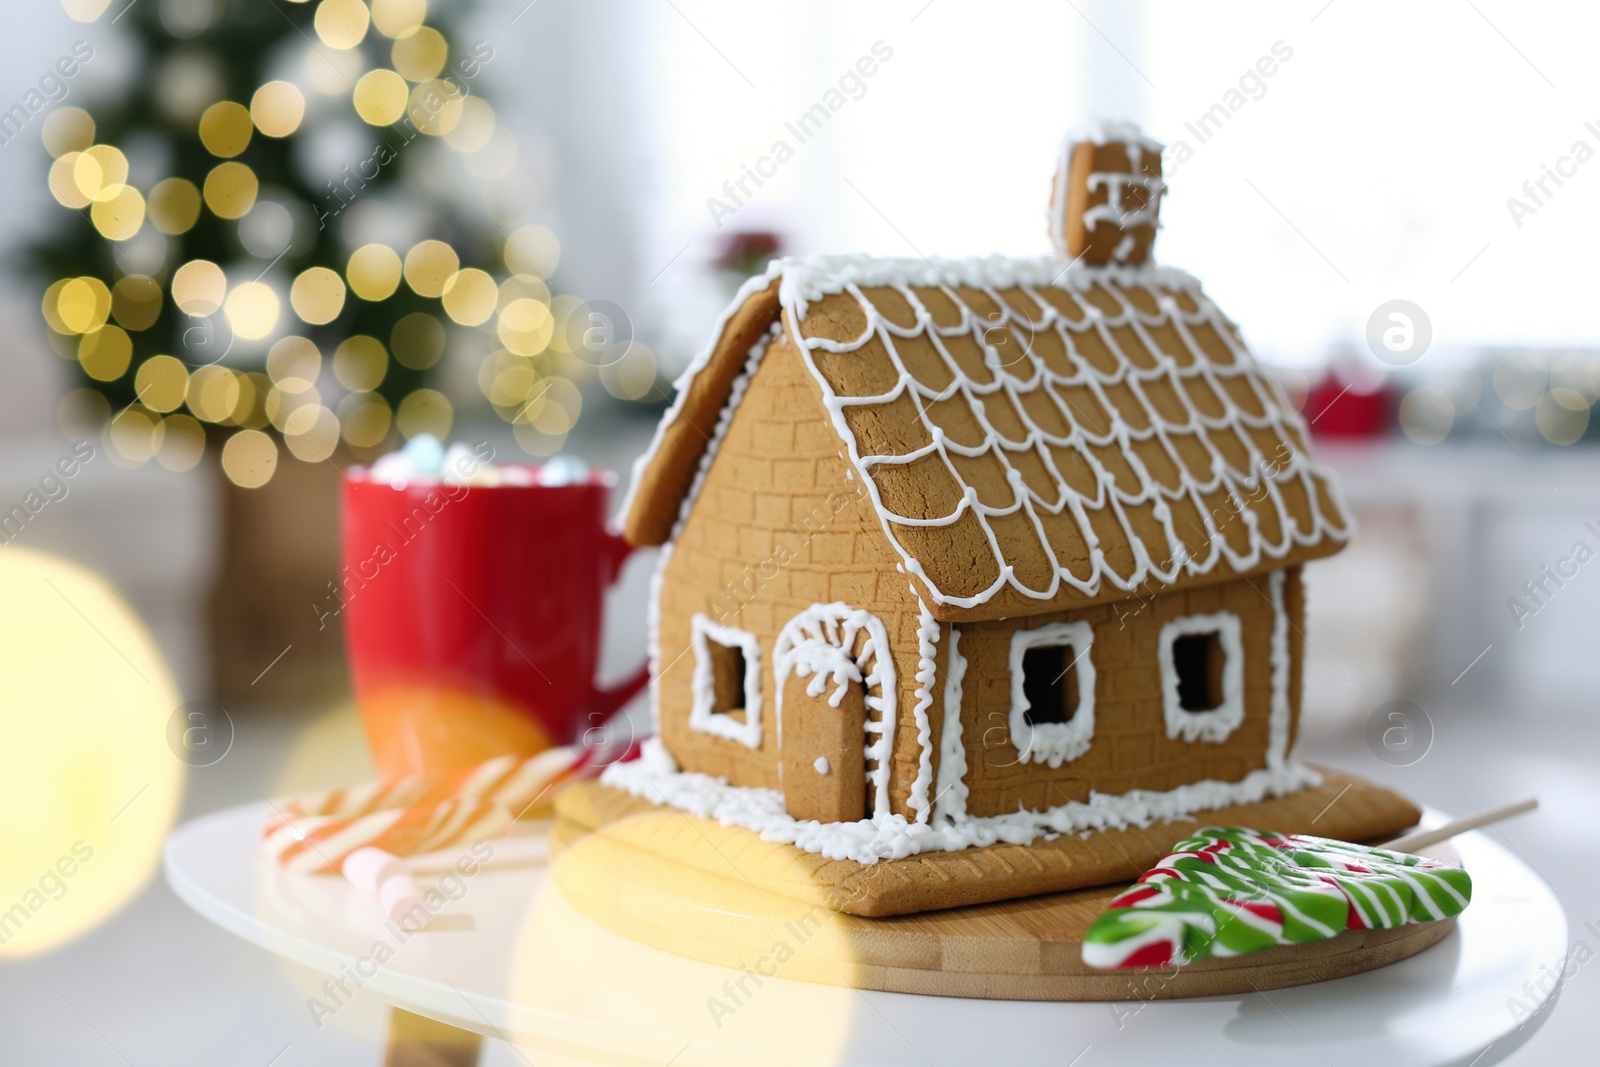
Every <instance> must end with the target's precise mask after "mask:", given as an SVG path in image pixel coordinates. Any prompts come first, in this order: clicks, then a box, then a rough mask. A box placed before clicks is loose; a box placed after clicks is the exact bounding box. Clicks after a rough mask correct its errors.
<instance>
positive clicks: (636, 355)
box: [600, 341, 656, 400]
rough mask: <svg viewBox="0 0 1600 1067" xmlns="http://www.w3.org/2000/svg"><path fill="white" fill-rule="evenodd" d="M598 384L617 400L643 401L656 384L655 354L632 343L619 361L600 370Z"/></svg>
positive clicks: (640, 345) (638, 344) (637, 343)
mask: <svg viewBox="0 0 1600 1067" xmlns="http://www.w3.org/2000/svg"><path fill="white" fill-rule="evenodd" d="M600 384H601V385H603V386H605V390H606V392H608V393H610V394H611V395H612V396H614V397H616V398H617V399H618V400H643V399H644V397H645V396H646V394H648V393H649V392H650V391H651V389H652V388H653V387H654V386H655V384H656V358H655V353H653V352H651V351H650V349H649V348H647V347H645V346H644V345H642V344H640V343H639V342H637V341H634V342H632V343H631V344H629V345H628V349H627V351H626V352H624V353H623V354H622V358H621V359H619V360H617V361H616V362H615V363H611V364H608V365H606V366H604V367H601V368H600Z"/></svg>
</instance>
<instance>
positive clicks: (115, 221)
mask: <svg viewBox="0 0 1600 1067" xmlns="http://www.w3.org/2000/svg"><path fill="white" fill-rule="evenodd" d="M89 219H90V221H91V222H93V223H94V228H95V229H97V230H99V231H100V236H101V237H104V238H105V239H106V240H108V241H126V240H127V239H128V238H130V237H132V236H133V235H134V234H136V233H138V232H139V227H140V226H143V225H144V197H143V196H141V195H139V190H137V189H135V188H134V187H133V186H131V185H118V186H114V187H113V188H110V189H106V190H104V193H103V195H102V196H100V197H98V198H96V200H95V202H94V206H93V207H91V208H90V209H89Z"/></svg>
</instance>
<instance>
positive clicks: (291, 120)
mask: <svg viewBox="0 0 1600 1067" xmlns="http://www.w3.org/2000/svg"><path fill="white" fill-rule="evenodd" d="M305 114H306V98H305V94H304V93H302V92H301V91H300V88H299V86H297V85H295V84H294V83H293V82H286V81H270V82H267V83H266V84H265V85H263V86H262V87H261V88H259V89H257V90H256V91H255V94H254V95H253V96H251V97H250V119H251V121H252V122H254V123H255V125H256V129H258V130H260V131H261V132H262V133H264V134H266V135H267V136H268V137H288V136H289V135H290V134H292V133H294V131H295V130H298V129H299V128H300V121H301V120H302V119H303V118H305Z"/></svg>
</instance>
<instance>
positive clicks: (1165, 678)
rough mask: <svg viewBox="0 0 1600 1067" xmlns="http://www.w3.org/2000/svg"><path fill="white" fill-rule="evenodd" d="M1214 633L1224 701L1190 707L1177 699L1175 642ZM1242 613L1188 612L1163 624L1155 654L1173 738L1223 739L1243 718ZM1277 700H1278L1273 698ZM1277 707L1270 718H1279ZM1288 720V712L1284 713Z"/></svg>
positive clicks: (1163, 712)
mask: <svg viewBox="0 0 1600 1067" xmlns="http://www.w3.org/2000/svg"><path fill="white" fill-rule="evenodd" d="M1209 633H1215V634H1216V635H1217V640H1218V642H1219V643H1220V644H1221V646H1222V657H1223V658H1222V703H1221V704H1219V705H1217V706H1216V707H1214V708H1210V709H1207V710H1204V711H1189V710H1188V709H1186V708H1184V707H1183V705H1182V704H1180V703H1179V702H1178V667H1177V664H1176V663H1174V662H1173V655H1172V646H1173V642H1175V641H1176V640H1177V639H1178V638H1180V637H1184V636H1189V635H1193V634H1209ZM1241 634H1242V627H1241V624H1240V622H1239V616H1237V615H1235V614H1234V613H1233V612H1231V611H1218V612H1212V613H1210V614H1207V615H1185V616H1184V617H1182V618H1180V619H1173V620H1172V621H1171V622H1169V623H1167V624H1166V625H1164V626H1162V627H1161V634H1160V637H1159V638H1158V640H1157V644H1156V654H1157V656H1158V658H1159V659H1160V662H1161V714H1162V717H1163V718H1164V719H1165V720H1166V723H1167V736H1168V737H1169V738H1171V739H1173V740H1178V739H1179V738H1182V739H1183V740H1185V741H1210V742H1213V743H1221V742H1223V741H1225V740H1227V738H1228V735H1229V734H1231V733H1233V731H1235V730H1237V729H1238V728H1239V724H1240V723H1242V722H1244V642H1243V640H1242V637H1241ZM1274 704H1276V701H1274ZM1277 711H1278V709H1277V708H1276V707H1273V708H1272V710H1271V713H1270V714H1269V721H1270V720H1271V719H1273V718H1277V717H1278V716H1277ZM1284 718H1285V720H1287V715H1285V716H1284Z"/></svg>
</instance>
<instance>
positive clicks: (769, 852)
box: [556, 769, 1421, 917]
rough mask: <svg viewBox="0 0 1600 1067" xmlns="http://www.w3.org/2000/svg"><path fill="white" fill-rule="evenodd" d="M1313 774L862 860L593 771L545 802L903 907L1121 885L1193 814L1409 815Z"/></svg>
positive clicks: (1343, 823)
mask: <svg viewBox="0 0 1600 1067" xmlns="http://www.w3.org/2000/svg"><path fill="white" fill-rule="evenodd" d="M1322 775H1323V783H1322V785H1320V786H1318V787H1316V788H1313V789H1305V790H1301V791H1300V792H1298V793H1294V794H1291V795H1290V796H1286V797H1278V798H1274V799H1269V800H1264V801H1261V802H1260V803H1256V804H1240V805H1236V806H1232V807H1227V808H1219V809H1216V810H1214V811H1209V812H1200V813H1197V814H1196V815H1195V816H1194V817H1193V818H1192V819H1184V820H1177V821H1173V822H1163V823H1154V824H1152V825H1150V826H1147V827H1129V828H1127V829H1122V830H1097V831H1094V832H1093V833H1091V834H1089V835H1088V836H1087V837H1079V836H1078V835H1076V834H1062V835H1061V836H1059V837H1057V838H1055V839H1054V840H1044V839H1042V838H1041V839H1039V840H1036V841H1034V842H1033V843H1032V844H1030V845H1008V844H996V845H990V846H987V847H985V848H969V849H962V850H960V851H957V852H929V853H924V854H922V855H918V856H907V857H905V858H904V859H891V860H880V861H878V862H877V863H873V864H862V863H857V862H855V861H853V860H830V859H827V858H826V857H823V856H820V855H816V854H814V853H810V852H805V851H803V850H801V849H798V848H795V847H794V846H793V845H784V844H778V843H775V842H770V841H763V840H762V839H761V838H760V837H758V836H757V835H756V834H755V833H753V832H751V831H749V830H746V829H744V828H742V827H737V826H723V825H721V824H719V823H716V822H713V821H711V820H709V819H701V818H697V817H695V816H692V815H688V814H686V813H684V812H681V811H678V810H676V809H672V808H666V807H662V806H659V805H656V804H652V803H650V802H649V801H647V800H643V799H641V798H639V797H635V796H633V795H632V794H629V793H626V792H623V791H622V790H619V789H613V788H611V787H609V786H605V785H601V784H599V783H596V782H584V783H579V784H576V785H573V786H570V787H568V788H567V789H565V790H563V791H562V792H561V794H560V796H559V797H558V798H557V800H556V810H557V812H558V813H559V815H560V817H561V818H562V819H564V820H566V821H567V822H569V823H572V824H575V825H576V826H578V827H581V828H583V829H586V830H597V829H600V828H601V827H605V828H606V838H607V839H608V840H610V841H612V842H615V843H617V844H619V845H626V846H628V847H630V848H633V849H635V850H637V851H639V852H641V853H648V854H651V855H655V856H658V857H661V858H663V859H666V860H669V861H671V862H672V863H674V864H678V865H682V866H687V867H691V868H694V869H695V870H698V871H700V872H702V873H704V874H710V875H713V876H716V877H719V878H726V879H732V880H734V881H737V882H740V883H743V884H744V885H747V886H748V887H750V888H752V889H759V890H763V891H765V892H768V893H773V894H776V895H778V896H781V897H787V898H789V899H791V900H794V901H798V902H800V903H802V904H806V905H812V904H819V905H822V906H823V907H824V908H827V909H829V910H832V911H838V912H844V913H847V914H851V915H859V916H869V917H882V916H890V915H909V914H912V913H916V912H926V911H931V910H935V909H942V908H954V907H966V906H968V905H973V904H989V903H994V902H996V901H1002V900H1013V899H1016V898H1020V897H1031V896H1036V895H1038V894H1041V893H1056V892H1062V891H1065V890H1072V889H1083V888H1086V887H1089V886H1105V885H1122V884H1125V883H1128V882H1132V881H1133V880H1134V879H1136V878H1138V877H1139V875H1141V874H1143V873H1144V872H1145V871H1146V870H1148V869H1149V868H1150V867H1152V866H1154V865H1155V862H1156V861H1157V860H1159V859H1160V858H1161V857H1162V856H1165V855H1166V854H1167V853H1168V852H1170V851H1171V850H1172V846H1173V845H1174V844H1175V843H1176V842H1178V841H1180V840H1182V839H1183V838H1185V837H1187V836H1188V835H1189V834H1190V833H1192V832H1193V831H1194V830H1195V829H1197V828H1199V827H1200V826H1208V825H1209V826H1248V827H1251V828H1252V829H1257V830H1275V831H1280V832H1284V833H1303V834H1316V835H1318V836H1320V837H1332V838H1338V839H1340V840H1343V841H1381V840H1387V839H1388V838H1390V837H1393V836H1396V835H1397V834H1399V833H1400V832H1401V831H1402V830H1405V829H1407V828H1409V827H1411V826H1414V825H1415V824H1416V822H1417V819H1418V818H1419V817H1420V815H1421V813H1420V811H1419V810H1418V809H1417V808H1416V806H1415V805H1413V804H1412V803H1411V802H1409V801H1407V800H1405V799H1404V798H1403V797H1400V796H1399V795H1397V794H1395V793H1392V792H1390V791H1389V790H1387V789H1384V788H1382V787H1381V786H1377V785H1373V784H1372V783H1371V782H1366V781H1363V780H1361V779H1359V778H1353V777H1350V776H1348V775H1343V774H1339V773H1337V772H1335V771H1329V770H1325V769H1324V770H1323V771H1322Z"/></svg>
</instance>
